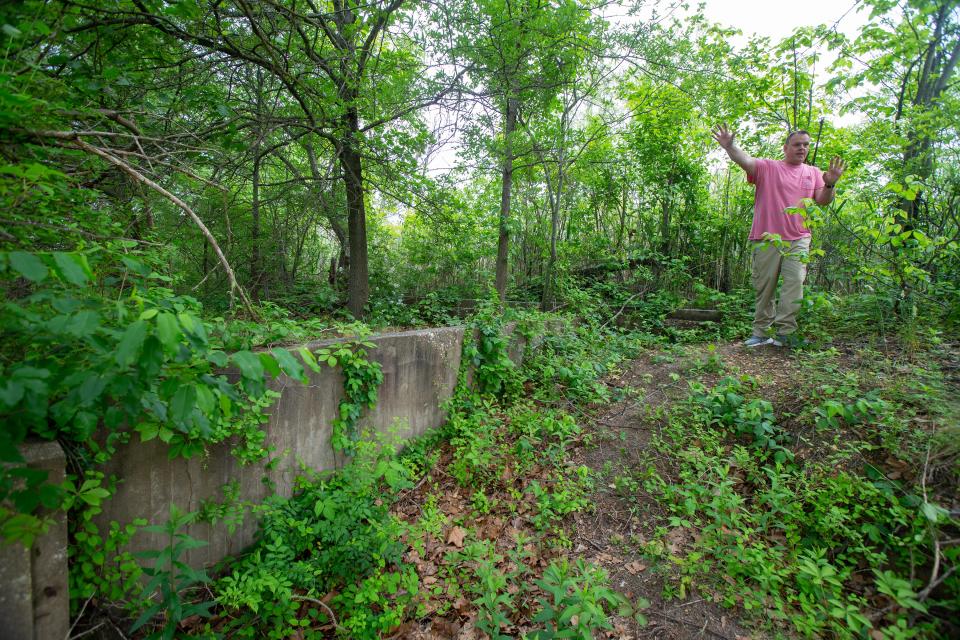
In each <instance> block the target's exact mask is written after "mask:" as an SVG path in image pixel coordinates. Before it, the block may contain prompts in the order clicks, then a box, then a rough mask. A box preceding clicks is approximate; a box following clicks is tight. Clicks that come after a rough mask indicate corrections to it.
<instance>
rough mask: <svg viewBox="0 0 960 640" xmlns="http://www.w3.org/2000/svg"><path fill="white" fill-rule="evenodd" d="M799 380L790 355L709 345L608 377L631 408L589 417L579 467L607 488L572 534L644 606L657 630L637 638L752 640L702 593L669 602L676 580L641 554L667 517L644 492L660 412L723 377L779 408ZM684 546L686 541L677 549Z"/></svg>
mask: <svg viewBox="0 0 960 640" xmlns="http://www.w3.org/2000/svg"><path fill="white" fill-rule="evenodd" d="M796 372H797V367H796V362H795V360H794V357H793V356H792V355H791V353H790V351H788V350H785V349H779V348H775V347H771V346H765V347H759V348H755V349H746V348H744V347H743V346H741V345H740V344H739V343H729V344H721V345H718V346H717V347H716V348H715V350H713V351H711V350H710V349H709V348H708V347H707V346H706V345H692V346H686V347H684V348H682V349H672V350H669V351H655V352H650V353H648V354H645V355H644V356H641V357H640V358H638V359H637V360H634V361H632V362H630V363H628V364H627V365H625V366H624V367H623V368H622V372H621V373H620V374H619V375H615V376H612V377H610V378H609V379H608V380H607V384H608V385H609V386H610V387H612V388H613V390H614V391H615V392H616V393H619V394H620V395H624V396H626V397H625V398H624V399H622V400H620V401H618V402H616V403H613V404H610V405H607V406H605V407H596V408H595V412H594V413H593V414H592V415H591V416H589V417H586V416H582V422H583V424H584V425H585V428H586V429H587V430H589V432H590V433H591V434H592V437H593V440H594V445H595V446H591V447H587V448H584V449H580V450H579V456H580V459H578V460H575V462H576V463H577V464H584V465H586V466H588V467H590V468H591V469H593V470H594V471H595V472H596V473H597V474H598V477H599V478H600V479H601V480H600V481H598V483H597V487H596V493H595V495H594V496H593V499H594V502H595V504H596V509H595V511H594V512H593V513H591V514H583V515H580V516H578V517H577V520H576V526H575V528H574V533H573V535H572V540H573V545H574V552H575V553H579V554H582V555H583V556H584V557H585V558H586V559H587V560H589V561H591V562H594V563H596V564H599V565H601V566H603V567H604V568H605V569H606V570H607V572H608V573H609V575H610V582H611V585H612V586H614V587H615V588H616V589H618V590H619V591H621V592H622V593H624V594H625V595H626V596H627V597H629V598H631V599H632V600H636V599H637V598H646V599H647V600H649V601H650V608H649V609H648V610H647V611H646V616H647V618H648V620H649V624H648V625H647V626H646V627H636V628H635V633H636V637H638V638H654V639H657V640H666V639H671V640H672V639H686V638H721V639H728V640H743V639H745V638H751V637H753V636H751V634H750V632H749V631H747V630H746V629H745V627H744V626H743V625H741V623H740V622H739V620H738V612H737V611H735V610H730V609H725V608H723V607H721V606H719V605H718V604H715V603H713V602H712V601H710V600H708V599H707V598H706V597H704V596H703V595H701V594H698V593H697V592H696V591H694V592H693V593H689V594H687V597H686V598H685V599H665V598H664V597H663V591H664V586H665V582H667V581H668V580H669V578H668V577H667V576H666V575H665V573H664V570H666V569H668V567H662V566H656V565H655V564H653V563H651V562H650V561H649V560H647V559H645V558H644V557H643V556H642V555H641V554H640V552H639V549H640V547H641V545H643V544H644V543H645V542H646V541H648V540H652V539H653V537H654V528H655V522H656V521H660V522H662V518H658V517H657V516H662V515H663V513H662V508H661V507H660V506H659V505H658V504H657V503H656V502H654V501H652V500H649V499H645V498H643V497H640V496H643V495H644V492H643V491H635V489H637V486H638V485H637V484H636V483H637V482H638V481H637V480H636V474H637V472H638V471H641V469H640V468H639V467H641V466H642V467H648V466H649V465H651V463H652V464H653V465H654V466H658V465H657V464H656V462H657V461H656V460H651V458H650V456H651V455H652V453H653V452H652V449H651V448H650V447H649V443H650V440H651V438H652V437H653V436H654V434H655V433H654V432H655V431H656V430H657V429H658V420H657V419H655V418H651V416H652V415H653V414H655V412H656V411H657V410H666V411H669V406H670V404H671V403H673V402H674V401H676V400H679V399H681V398H683V397H685V396H686V395H687V394H688V392H689V386H688V383H689V382H692V381H699V382H702V383H703V384H705V385H712V384H715V383H716V382H717V381H718V380H719V379H720V378H721V377H723V376H725V375H741V374H748V375H750V376H753V377H755V378H756V379H757V380H758V381H759V382H760V385H761V394H762V395H763V396H764V397H766V398H767V399H769V400H770V401H771V402H774V403H775V404H776V402H777V399H778V398H777V396H779V395H780V392H781V390H782V389H784V388H787V389H789V388H790V387H791V386H792V385H791V384H790V382H791V377H792V376H795V375H796ZM674 542H675V544H677V546H678V547H682V546H683V543H684V541H683V540H682V539H677V540H675V541H674Z"/></svg>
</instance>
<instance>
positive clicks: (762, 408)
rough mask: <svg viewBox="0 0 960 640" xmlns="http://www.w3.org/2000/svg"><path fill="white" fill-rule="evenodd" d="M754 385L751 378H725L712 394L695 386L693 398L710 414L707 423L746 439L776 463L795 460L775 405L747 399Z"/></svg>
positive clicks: (711, 391) (697, 385)
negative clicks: (779, 422) (774, 408)
mask: <svg viewBox="0 0 960 640" xmlns="http://www.w3.org/2000/svg"><path fill="white" fill-rule="evenodd" d="M752 382H753V381H752V380H750V379H749V378H743V379H737V378H731V377H726V378H724V379H723V380H721V381H720V383H719V384H717V386H715V387H714V388H713V389H710V390H709V391H707V390H706V389H704V388H703V386H702V385H700V384H699V383H694V384H693V385H691V388H692V390H693V395H692V397H693V399H694V401H695V402H697V403H698V404H700V405H701V406H702V407H703V408H704V409H705V410H706V411H707V416H706V417H707V423H708V424H711V425H716V426H718V427H720V428H721V429H731V430H732V431H733V432H734V433H735V434H736V435H738V436H747V437H748V438H750V440H751V443H752V444H753V446H755V447H757V448H759V449H761V450H764V451H767V452H769V453H771V454H772V455H773V460H774V461H775V462H786V461H790V460H793V453H792V452H791V451H790V450H789V449H787V448H786V447H784V446H783V443H784V440H785V434H784V433H783V432H782V430H781V429H780V428H779V427H777V425H776V416H774V414H773V405H772V404H770V402H768V401H767V400H761V399H752V400H748V399H746V398H745V397H744V395H743V394H744V392H745V391H747V390H748V389H749V385H751V384H752Z"/></svg>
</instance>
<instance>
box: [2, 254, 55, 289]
mask: <svg viewBox="0 0 960 640" xmlns="http://www.w3.org/2000/svg"><path fill="white" fill-rule="evenodd" d="M9 258H10V266H11V267H13V268H14V269H15V270H16V271H17V273H19V274H20V275H22V276H23V277H24V278H26V279H27V280H30V281H32V282H43V280H44V279H45V278H46V277H47V274H48V271H47V267H46V266H45V265H44V264H43V262H41V260H40V258H38V257H37V256H35V255H33V254H32V253H26V252H24V251H12V252H11V253H10V254H9Z"/></svg>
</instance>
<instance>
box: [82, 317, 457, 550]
mask: <svg viewBox="0 0 960 640" xmlns="http://www.w3.org/2000/svg"><path fill="white" fill-rule="evenodd" d="M463 335H464V329H463V328H462V327H446V328H440V329H426V330H422V331H405V332H401V333H390V334H381V335H377V336H374V337H372V338H370V342H373V343H374V344H375V345H376V347H375V348H373V349H370V350H369V356H368V357H369V358H370V359H371V360H373V361H376V362H379V363H380V365H381V367H382V368H383V383H382V384H381V385H380V387H379V389H378V390H377V393H378V400H377V406H376V408H374V409H373V410H371V411H370V412H369V413H368V414H367V415H366V416H365V417H364V419H363V420H362V421H361V426H362V427H365V428H371V429H374V430H377V431H379V432H384V433H386V432H388V431H390V430H397V433H398V435H399V436H400V437H404V438H406V437H411V436H417V435H420V434H422V433H424V432H426V431H427V430H429V429H432V428H434V427H438V426H440V425H442V424H443V422H444V420H445V419H446V415H445V413H444V411H443V409H442V408H441V406H442V405H443V403H444V402H445V401H446V400H447V399H448V398H450V396H451V395H452V393H453V390H454V387H455V386H456V381H457V371H458V370H459V368H460V354H461V350H462V347H463ZM336 342H337V341H335V340H334V341H321V342H313V343H310V344H309V345H308V347H309V348H310V349H311V350H315V349H318V348H320V347H322V346H326V345H329V344H335V343H336ZM309 376H310V381H309V383H308V384H307V385H302V384H301V383H300V382H298V381H295V380H291V379H289V378H286V377H281V378H278V379H276V380H274V381H272V383H271V386H272V388H274V389H275V390H277V391H279V392H280V394H281V395H280V398H279V399H278V400H277V401H276V403H275V404H274V405H273V407H272V408H271V410H270V421H269V423H267V424H266V425H265V431H266V433H267V445H268V446H272V447H274V448H275V451H276V453H275V457H279V460H278V461H277V463H276V464H275V466H272V467H271V468H269V469H268V468H266V465H265V464H264V463H263V462H260V463H256V464H251V465H247V466H243V465H241V464H240V463H239V462H238V461H237V460H236V459H235V458H234V457H233V456H232V455H231V454H230V445H229V444H221V445H218V446H215V447H211V448H210V449H209V451H208V452H207V455H205V456H202V457H201V456H197V457H194V458H191V459H189V460H185V459H181V458H177V459H174V460H169V459H168V457H167V447H166V445H164V444H163V443H160V442H158V441H155V440H154V441H150V442H146V443H141V442H139V441H138V440H137V439H136V438H134V439H133V442H131V443H130V444H128V445H125V446H123V447H121V448H120V450H119V451H118V452H117V454H116V455H115V456H114V457H113V460H112V461H111V462H110V463H109V466H108V467H107V468H106V469H104V471H105V473H106V474H107V476H108V477H109V476H110V475H111V474H113V475H116V476H117V477H118V478H119V479H120V484H119V486H118V488H117V492H116V494H115V495H114V496H113V497H112V498H111V499H110V500H108V501H106V502H105V503H104V511H103V513H102V514H101V515H100V516H99V517H98V524H100V526H101V527H102V528H103V527H105V526H106V525H107V523H109V522H110V521H111V520H116V521H118V522H119V523H121V524H126V523H128V522H132V521H133V520H134V519H135V518H146V519H147V520H148V521H149V522H150V523H151V524H161V523H163V522H165V521H166V520H167V518H168V516H169V513H170V505H171V504H176V505H177V506H178V507H179V508H180V509H181V510H184V511H196V510H197V509H199V508H200V504H201V501H203V500H209V499H219V498H221V496H222V492H221V488H222V487H223V486H224V485H225V484H227V483H230V482H233V481H237V482H239V484H240V498H241V499H242V500H249V501H254V502H258V501H260V500H262V499H263V498H265V497H267V496H269V495H271V494H272V493H274V491H276V492H277V493H279V494H281V495H289V494H290V492H291V490H292V487H293V480H294V478H295V477H296V475H297V474H298V473H299V469H300V466H301V463H302V464H304V465H306V466H308V467H310V468H312V469H314V470H325V469H335V468H338V467H340V466H342V465H343V463H344V462H345V460H344V459H343V456H342V455H340V454H338V453H337V452H335V451H333V449H332V447H331V446H330V435H331V424H332V421H333V419H334V418H335V417H336V416H337V415H338V413H337V412H338V407H339V403H340V399H341V398H342V396H343V380H342V377H341V375H340V373H339V370H337V369H331V368H326V367H325V368H324V369H323V370H322V371H321V372H320V373H313V372H309ZM264 479H266V480H268V481H269V483H270V484H272V488H271V487H270V486H268V485H267V484H265V483H264ZM256 530H257V523H256V521H255V520H254V518H252V517H250V516H249V514H248V516H247V517H246V518H245V519H244V522H243V524H242V525H241V526H240V527H239V528H238V529H237V530H236V531H235V532H234V533H233V534H232V535H230V534H228V531H227V528H226V526H225V525H223V524H222V523H220V524H217V525H216V526H211V525H209V524H205V523H198V524H196V525H193V526H192V528H191V529H190V530H189V533H190V535H192V536H193V537H195V538H198V539H202V540H207V541H208V542H209V545H207V546H205V547H201V548H199V549H195V550H192V551H191V552H190V555H189V556H188V557H187V558H186V559H187V561H188V562H189V563H190V564H191V565H193V566H204V565H206V566H209V565H212V564H214V563H216V562H217V561H219V560H220V559H222V558H224V557H225V556H227V555H231V554H236V553H239V552H240V551H242V550H243V549H244V548H246V547H247V546H248V545H249V544H250V543H251V542H252V541H253V536H254V534H255V533H256ZM164 545H165V541H164V539H163V538H162V536H161V535H159V534H150V533H147V532H143V531H141V532H138V533H137V534H136V535H135V536H134V538H133V540H132V542H131V550H132V551H142V550H146V549H156V548H160V547H162V546H164Z"/></svg>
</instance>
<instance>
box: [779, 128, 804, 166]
mask: <svg viewBox="0 0 960 640" xmlns="http://www.w3.org/2000/svg"><path fill="white" fill-rule="evenodd" d="M808 153H810V133H809V132H807V131H804V130H803V129H797V130H796V131H791V132H790V135H788V136H787V141H786V142H784V143H783V159H784V161H786V163H787V164H803V162H804V161H805V160H806V159H807V154H808Z"/></svg>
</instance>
